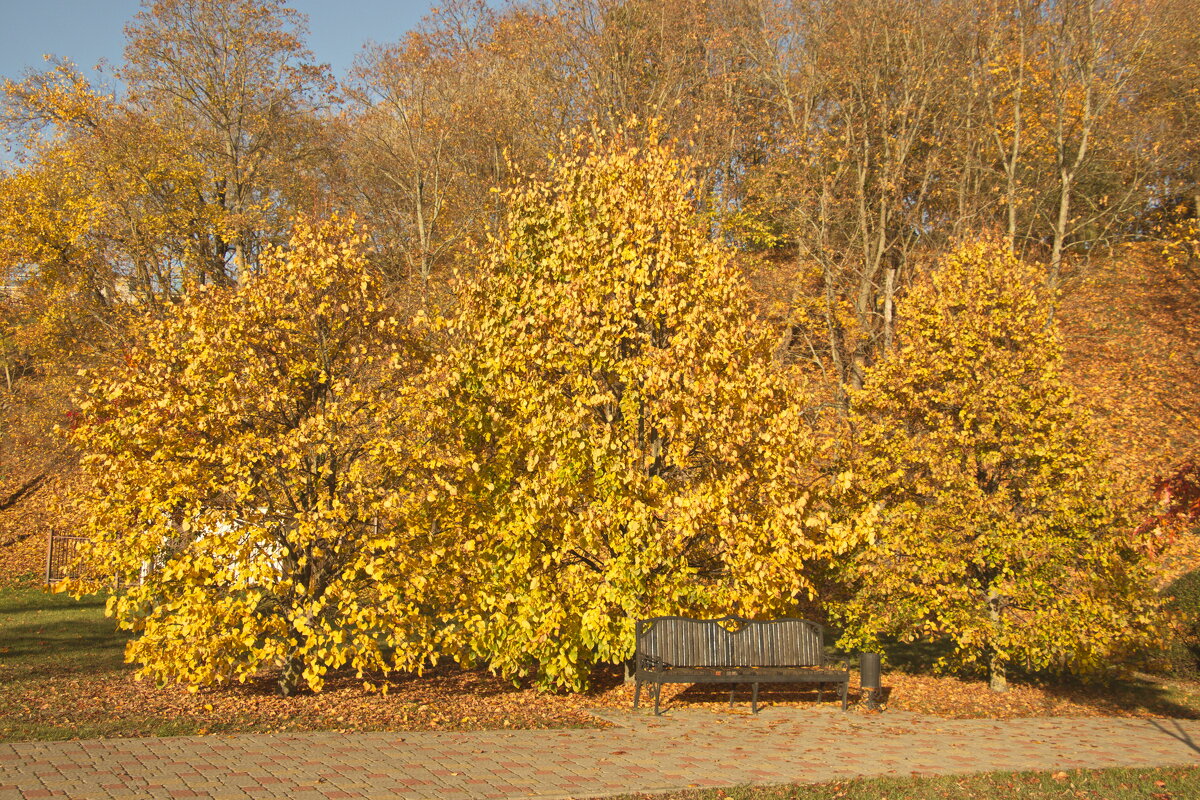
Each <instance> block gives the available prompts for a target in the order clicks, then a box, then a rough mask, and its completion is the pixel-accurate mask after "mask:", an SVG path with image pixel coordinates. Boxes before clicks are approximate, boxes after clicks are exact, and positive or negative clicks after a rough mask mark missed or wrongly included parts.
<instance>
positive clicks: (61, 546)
mask: <svg viewBox="0 0 1200 800" xmlns="http://www.w3.org/2000/svg"><path fill="white" fill-rule="evenodd" d="M86 541H87V537H86V536H68V535H66V534H60V533H55V532H54V531H50V541H49V542H48V543H47V545H46V583H47V584H55V583H57V582H58V581H61V580H62V579H63V578H75V577H78V575H76V574H75V573H74V572H73V571H72V567H73V566H75V563H76V561H77V560H78V556H79V547H80V545H81V544H82V543H83V542H86Z"/></svg>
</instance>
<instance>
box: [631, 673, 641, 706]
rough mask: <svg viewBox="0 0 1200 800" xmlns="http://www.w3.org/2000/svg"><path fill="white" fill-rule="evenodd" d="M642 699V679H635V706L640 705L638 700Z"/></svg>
mask: <svg viewBox="0 0 1200 800" xmlns="http://www.w3.org/2000/svg"><path fill="white" fill-rule="evenodd" d="M641 699H642V679H641V678H634V679H633V707H634V708H637V707H638V702H639V701H640V700H641Z"/></svg>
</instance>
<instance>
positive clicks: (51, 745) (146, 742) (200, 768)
mask: <svg viewBox="0 0 1200 800" xmlns="http://www.w3.org/2000/svg"><path fill="white" fill-rule="evenodd" d="M603 716H604V718H606V719H608V720H609V721H611V722H615V723H617V727H613V728H608V729H604V730H570V731H491V732H478V733H363V734H336V733H309V734H279V735H270V736H264V735H237V736H227V737H226V736H222V737H218V736H206V737H194V736H184V737H177V738H163V739H110V740H98V741H78V742H26V743H17V744H0V799H2V800H32V798H39V797H66V798H76V799H77V800H93V799H95V800H107V799H108V798H175V797H181V798H182V797H189V798H194V797H200V798H211V799H212V800H226V799H227V800H247V798H294V799H295V800H332V798H438V800H453V799H454V798H461V800H480V799H481V798H555V797H557V798H563V797H601V796H604V795H611V794H618V793H623V792H633V791H660V790H670V789H682V788H688V787H695V786H731V785H738V784H747V783H791V782H801V783H803V782H819V781H826V780H833V779H838V778H846V777H851V776H856V775H909V774H913V773H928V774H934V773H937V774H944V773H954V772H975V771H987V770H998V769H1003V770H1014V769H1059V768H1070V767H1076V766H1080V767H1084V766H1086V767H1114V766H1162V765H1174V764H1200V722H1198V721H1176V720H1150V719H1104V718H1094V717H1092V718H1086V719H1064V718H1057V719H1022V720H1007V721H992V720H943V719H937V718H934V717H922V716H918V715H915V714H905V713H900V712H889V713H886V714H882V715H878V716H863V715H859V714H854V713H850V714H842V713H841V712H839V711H836V710H834V709H833V708H830V707H826V708H814V709H795V708H768V709H766V710H764V711H763V712H762V713H760V714H759V715H758V716H757V717H753V716H750V715H749V714H746V713H729V714H723V713H714V712H711V711H700V710H694V711H689V710H676V711H673V712H671V713H669V714H667V715H666V716H664V717H661V718H657V719H656V718H654V717H651V716H648V715H645V714H627V715H626V714H616V713H612V712H605V713H604V714H603Z"/></svg>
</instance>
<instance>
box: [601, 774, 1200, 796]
mask: <svg viewBox="0 0 1200 800" xmlns="http://www.w3.org/2000/svg"><path fill="white" fill-rule="evenodd" d="M1056 776H1057V777H1056ZM650 798H654V800H793V799H794V800H1064V798H1071V799H1072V800H1194V799H1195V798H1200V767H1159V768H1154V769H1127V768H1117V769H1094V770H1072V771H1070V772H1065V773H1064V772H985V773H978V774H972V775H941V776H924V777H916V778H856V779H854V780H848V781H838V782H836V783H819V784H792V785H787V786H740V787H736V788H731V789H696V790H688V791H683V792H673V793H669V794H654V795H650V794H630V795H621V796H620V797H614V798H611V800H650Z"/></svg>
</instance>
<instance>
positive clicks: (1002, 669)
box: [987, 587, 1008, 692]
mask: <svg viewBox="0 0 1200 800" xmlns="http://www.w3.org/2000/svg"><path fill="white" fill-rule="evenodd" d="M987 601H988V618H989V619H990V620H991V622H992V635H993V636H995V635H996V634H998V633H999V632H1000V622H1001V614H1002V598H1001V596H1000V593H999V592H998V591H996V589H995V587H991V588H989V589H988V598H987ZM1007 667H1008V662H1007V659H1005V658H1004V656H1002V655H1000V654H999V653H997V652H996V649H995V647H992V648H991V658H989V659H988V688H990V689H991V690H992V691H993V692H1007V691H1008V673H1007Z"/></svg>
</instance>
